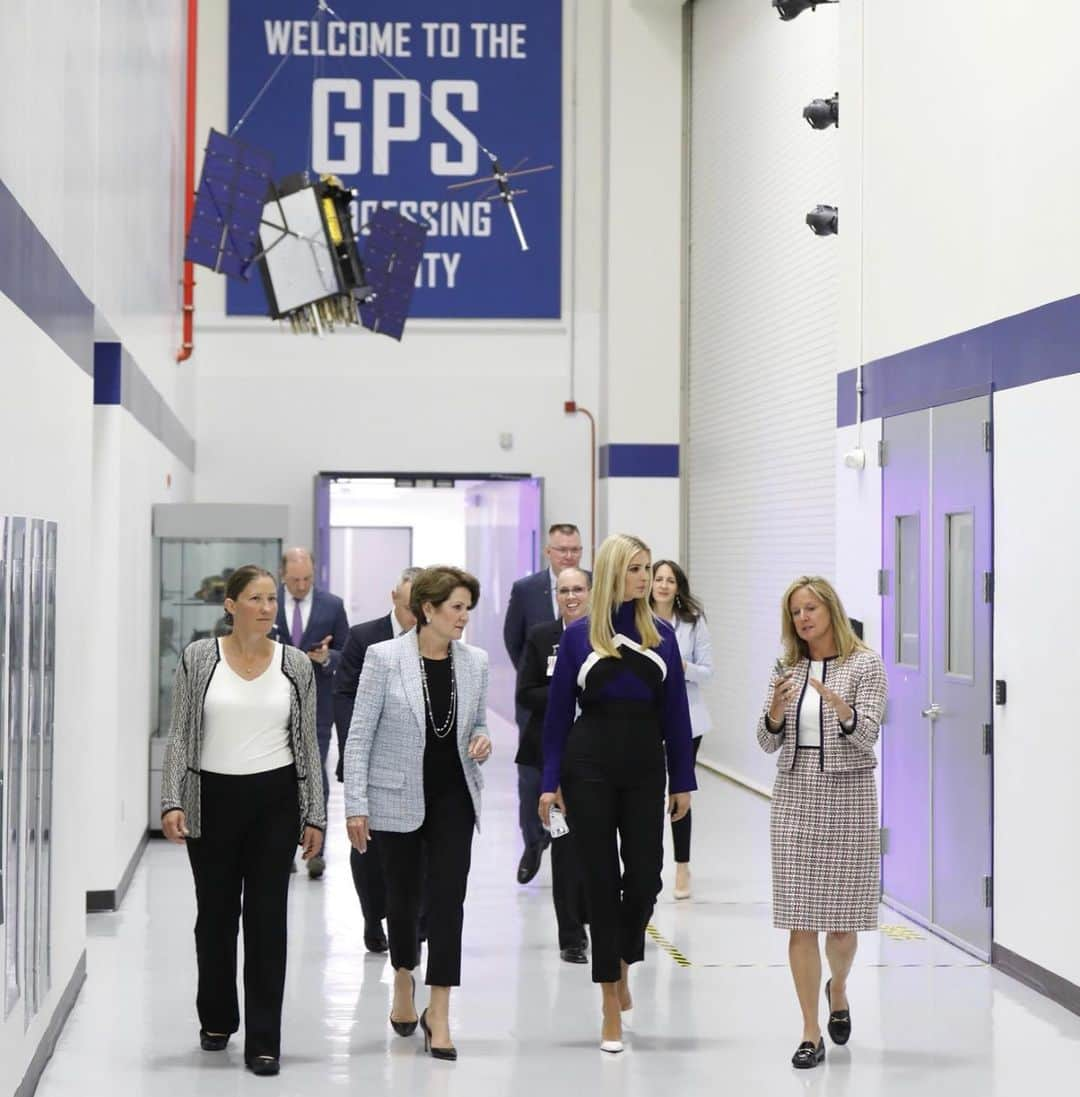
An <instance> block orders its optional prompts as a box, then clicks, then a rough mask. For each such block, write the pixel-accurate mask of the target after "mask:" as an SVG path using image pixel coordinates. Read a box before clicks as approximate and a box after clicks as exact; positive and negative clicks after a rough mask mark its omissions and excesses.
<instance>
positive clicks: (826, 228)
mask: <svg viewBox="0 0 1080 1097" xmlns="http://www.w3.org/2000/svg"><path fill="white" fill-rule="evenodd" d="M806 223H807V224H808V225H809V226H810V230H811V231H812V232H813V234H814V235H815V236H835V235H836V233H837V231H838V229H839V217H838V214H837V211H836V206H815V207H814V208H813V209H812V210H811V211H810V212H809V213H808V214H807V215H806Z"/></svg>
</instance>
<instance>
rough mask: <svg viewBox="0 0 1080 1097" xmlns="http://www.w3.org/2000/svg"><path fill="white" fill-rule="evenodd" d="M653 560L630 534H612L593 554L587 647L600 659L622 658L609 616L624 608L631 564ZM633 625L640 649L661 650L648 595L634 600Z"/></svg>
mask: <svg viewBox="0 0 1080 1097" xmlns="http://www.w3.org/2000/svg"><path fill="white" fill-rule="evenodd" d="M639 552H644V553H645V554H646V555H647V556H650V557H651V556H652V550H651V549H650V548H649V546H648V545H647V544H645V542H644V541H642V540H641V538H640V537H634V536H632V535H631V534H629V533H613V534H611V536H610V537H608V538H607V539H606V540H605V541H604V543H603V544H602V545H601V546H600V548H599V550H598V551H597V553H596V563H595V564H594V570H593V584H592V585H593V593H592V605H591V607H590V609H589V645H590V646H591V647H592V649H593V651H595V652H597V653H598V654H600V655H607V656H610V657H611V658H613V659H620V658H621V657H622V656H621V655H620V653H619V649H618V648H617V647H616V646H615V629H614V628H613V627H612V625H611V615H612V614H613V613H614V612H615V611H616V610H617V609H618V608H619V606H621V605H622V604H623V591H624V590H625V589H626V571H627V569H628V568H629V567H630V561H631V560H632V559H633V558H634V557H635V556H636V555H637V554H638V553H639ZM634 624H635V626H636V627H637V631H638V635H639V636H640V637H641V646H642V647H645V648H656V647H659V646H660V632H659V630H658V629H657V627H656V621H655V619H654V618H653V611H652V610H651V609H650V608H649V591H648V590H646V592H645V595H644V597H642V598H636V599H635V600H634Z"/></svg>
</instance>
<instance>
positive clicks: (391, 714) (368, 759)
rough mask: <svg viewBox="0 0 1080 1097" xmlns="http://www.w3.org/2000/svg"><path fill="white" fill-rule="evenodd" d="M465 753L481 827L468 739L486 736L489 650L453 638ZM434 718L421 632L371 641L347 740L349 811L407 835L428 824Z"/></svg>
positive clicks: (476, 772)
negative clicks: (427, 699) (426, 691)
mask: <svg viewBox="0 0 1080 1097" xmlns="http://www.w3.org/2000/svg"><path fill="white" fill-rule="evenodd" d="M452 648H453V656H454V681H455V685H456V688H457V706H458V719H457V737H458V757H459V758H460V759H461V768H462V770H463V771H464V773H465V783H466V785H467V786H468V788H469V795H470V796H471V797H472V802H473V812H474V814H475V816H476V829H477V830H479V829H480V792H481V790H482V789H483V787H484V778H483V775H482V774H481V773H480V765H479V763H478V762H476V760H475V759H473V758H470V757H469V754H468V750H469V742H470V740H471V739H472V738H473V737H474V736H476V735H486V734H487V684H488V657H487V652H486V651H482V650H481V649H480V648H475V647H471V646H470V645H468V644H463V643H461V642H459V641H457V640H454V641H452ZM426 745H427V716H426V713H425V711H424V695H423V687H422V685H421V682H420V648H419V645H418V642H417V636H416V629H410V630H409V631H408V632H406V633H403V634H402V635H401V636H399V637H398V638H397V639H396V640H384V641H383V642H382V643H381V644H372V645H371V647H369V648H368V649H367V655H365V656H364V670H363V672H362V673H361V675H360V682H359V684H358V685H357V687H356V702H355V705H354V707H353V717H352V723H351V724H350V725H349V738H348V739H347V740H346V743H345V815H346V817H347V818H348V817H352V816H354V815H366V816H367V817H368V821H369V825H370V827H371V829H372V830H374V831H379V830H387V831H391V832H395V833H407V832H408V831H412V830H417V829H418V828H419V827H420V826H421V825H422V824H423V822H424V813H425V809H424V748H425V746H426Z"/></svg>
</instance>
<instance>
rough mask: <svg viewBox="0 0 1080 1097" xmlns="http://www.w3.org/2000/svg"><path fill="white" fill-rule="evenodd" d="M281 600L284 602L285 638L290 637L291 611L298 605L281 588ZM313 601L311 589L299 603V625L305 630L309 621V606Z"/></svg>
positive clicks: (312, 590)
mask: <svg viewBox="0 0 1080 1097" xmlns="http://www.w3.org/2000/svg"><path fill="white" fill-rule="evenodd" d="M281 591H282V599H283V601H284V602H285V628H286V629H287V632H286V636H287V637H289V638H291V637H292V615H293V609H294V607H295V606H296V605H297V604H298V603H297V601H296V599H295V598H294V597H293V596H292V595H291V594H290V593H289V592H288V590H286V589H285V587H282V588H281ZM314 601H315V588H314V587H312V588H311V590H309V591H308V592H307V594H306V596H305V597H304V598H303V599H301V601H300V602H299V606H300V623H301V624H302V625H303V626H304V628H305V629H306V628H307V626H308V621H310V620H311V604H312V602H314Z"/></svg>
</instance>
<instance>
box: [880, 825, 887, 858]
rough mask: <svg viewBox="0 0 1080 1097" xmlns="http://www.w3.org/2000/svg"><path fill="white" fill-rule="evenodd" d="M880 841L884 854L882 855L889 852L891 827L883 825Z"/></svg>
mask: <svg viewBox="0 0 1080 1097" xmlns="http://www.w3.org/2000/svg"><path fill="white" fill-rule="evenodd" d="M880 842H881V854H882V856H884V855H885V854H886V853H888V852H889V828H888V827H882V828H881V834H880Z"/></svg>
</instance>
